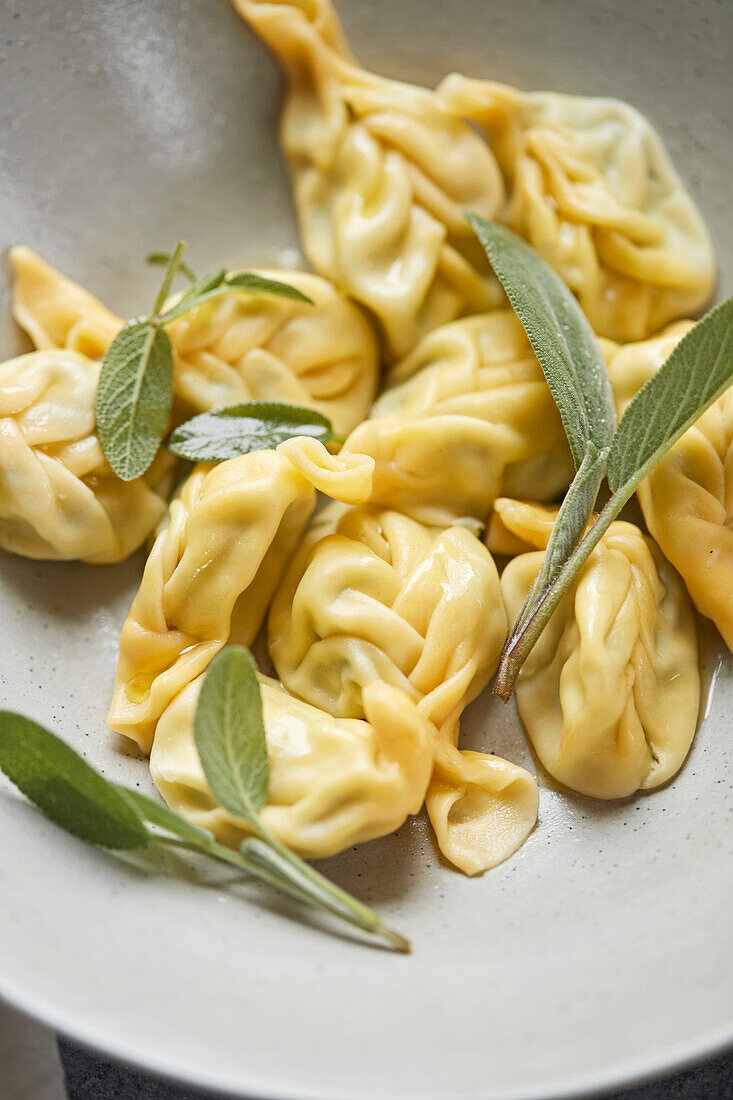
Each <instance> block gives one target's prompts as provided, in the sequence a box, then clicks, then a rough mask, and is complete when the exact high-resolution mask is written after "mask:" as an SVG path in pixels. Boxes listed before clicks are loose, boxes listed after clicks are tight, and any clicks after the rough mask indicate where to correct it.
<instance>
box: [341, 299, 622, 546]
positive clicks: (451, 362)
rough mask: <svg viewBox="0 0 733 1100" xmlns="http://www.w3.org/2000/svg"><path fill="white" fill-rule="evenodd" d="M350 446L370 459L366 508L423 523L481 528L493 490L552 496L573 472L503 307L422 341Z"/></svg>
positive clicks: (540, 381) (524, 346) (525, 343)
mask: <svg viewBox="0 0 733 1100" xmlns="http://www.w3.org/2000/svg"><path fill="white" fill-rule="evenodd" d="M606 347H607V348H610V345H606ZM351 450H354V451H355V452H359V453H362V454H369V455H371V456H372V457H373V458H374V460H375V470H374V488H373V496H372V500H373V501H374V503H377V504H380V505H382V506H386V507H391V508H398V509H400V510H401V511H404V512H407V513H408V514H409V515H412V516H415V517H416V518H417V519H420V520H423V521H424V522H426V523H436V524H444V525H446V524H451V523H455V522H456V521H457V520H461V519H464V518H466V517H469V518H472V519H474V520H476V521H477V523H478V524H480V523H482V522H483V521H484V520H485V519H486V516H487V514H488V512H489V509H490V508H491V505H492V502H493V500H494V498H495V497H496V496H498V495H499V494H500V493H502V492H504V493H516V494H521V495H523V496H525V497H528V498H532V499H533V498H538V499H540V500H551V499H552V498H553V497H556V496H558V494H560V493H561V492H562V491H563V490H564V489H566V488H567V486H568V484H569V483H570V480H571V478H572V475H573V463H572V458H571V456H570V450H569V447H568V445H567V440H566V437H565V433H564V430H563V426H562V421H561V420H560V414H559V413H558V411H557V407H556V405H555V402H554V400H553V398H552V394H551V393H550V389H549V386H548V385H547V382H546V381H545V378H544V375H543V373H542V368H541V367H540V365H539V362H538V361H537V359H536V357H535V355H534V352H533V351H532V347H531V345H530V343H529V340H528V339H527V336H526V334H525V331H524V328H523V327H522V324H521V322H520V320H519V318H518V317H517V315H516V314H515V313H514V312H513V311H512V310H509V309H497V310H493V311H492V312H490V313H485V314H479V315H477V316H475V317H466V318H464V319H462V320H460V321H454V322H453V323H452V324H448V325H443V326H442V327H441V328H438V329H435V331H433V332H431V333H430V334H429V335H427V336H425V337H424V338H423V339H422V340H421V341H420V343H419V344H418V345H417V347H416V348H414V350H413V351H412V352H411V353H410V354H409V355H408V356H407V357H406V358H405V359H404V360H402V362H401V363H399V364H398V365H397V366H396V367H395V368H394V369H393V370H392V371H391V372H390V374H389V375H388V376H387V388H386V391H385V392H384V393H383V394H382V396H381V397H380V398H379V400H378V401H377V402H376V403H375V405H374V406H373V408H372V411H371V413H370V419H369V420H366V421H364V423H363V424H360V425H359V427H358V428H356V429H355V431H354V432H352V434H351V435H350V436H349V438H348V439H347V441H346V443H345V445H344V451H345V452H348V451H351Z"/></svg>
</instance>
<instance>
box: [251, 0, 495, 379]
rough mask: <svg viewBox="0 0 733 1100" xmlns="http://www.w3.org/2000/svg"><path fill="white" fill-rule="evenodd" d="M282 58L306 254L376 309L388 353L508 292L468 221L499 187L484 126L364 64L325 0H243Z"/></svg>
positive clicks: (491, 203)
mask: <svg viewBox="0 0 733 1100" xmlns="http://www.w3.org/2000/svg"><path fill="white" fill-rule="evenodd" d="M235 7H236V8H237V10H238V11H239V13H240V14H241V15H242V16H243V18H244V19H246V20H247V22H248V23H249V24H250V26H251V27H252V28H253V30H255V31H256V33H257V34H258V35H259V36H260V37H261V38H262V39H263V40H264V41H265V42H266V43H267V44H268V45H269V46H270V47H271V49H272V50H273V51H274V53H275V54H276V56H277V57H278V59H279V61H280V63H281V64H282V66H283V69H284V71H285V74H286V77H287V80H288V93H287V100H286V104H285V109H284V112H283V116H282V124H281V138H282V143H283V146H284V149H285V153H286V156H287V158H288V161H289V164H290V169H291V173H292V177H293V189H294V195H295V205H296V209H297V213H298V220H299V224H300V234H301V237H302V240H303V246H304V248H305V252H306V255H307V256H308V259H309V260H310V262H311V264H312V265H313V267H314V268H315V269H316V271H318V272H319V273H320V274H321V275H326V276H328V277H329V278H331V279H333V280H334V282H336V283H337V284H338V285H339V286H340V287H342V288H343V289H344V290H345V291H346V292H347V293H348V294H350V295H351V296H352V297H354V298H355V299H356V300H357V301H359V302H362V303H363V304H364V305H365V306H367V307H368V308H369V309H370V310H371V312H372V313H373V315H374V317H375V318H376V319H377V321H378V323H379V326H380V329H381V332H382V336H383V339H384V344H385V349H386V351H387V354H388V355H389V356H391V357H393V358H394V357H399V356H402V355H404V354H405V353H406V352H407V351H408V350H409V349H410V348H411V347H412V346H413V344H415V343H416V341H417V340H418V339H419V338H420V336H422V335H423V334H424V333H425V332H427V331H428V330H430V329H432V328H435V327H437V326H438V325H440V324H444V323H445V322H446V321H451V320H453V319H454V318H455V317H459V316H461V315H463V314H466V313H475V312H477V311H479V310H481V309H486V308H487V307H488V306H491V305H496V304H498V301H499V295H498V287H497V284H496V283H495V282H494V281H493V280H489V279H487V271H488V269H487V265H486V261H485V258H484V257H483V255H482V253H481V250H480V248H479V246H478V244H477V242H476V241H475V240H474V239H473V235H472V232H471V230H470V228H469V226H468V224H467V222H466V220H465V211H466V210H467V209H468V210H473V211H475V212H476V213H478V214H481V215H482V216H483V217H485V218H493V217H494V216H495V215H496V214H497V213H498V211H499V210H500V208H501V206H502V204H503V199H504V188H503V184H502V180H501V174H500V172H499V169H498V166H497V164H496V161H495V159H494V157H493V155H492V153H491V151H490V150H489V148H488V147H487V146H486V144H485V143H484V142H483V140H482V139H481V138H480V136H479V135H478V134H476V133H475V132H474V130H473V129H472V128H471V127H470V126H468V125H466V124H465V123H464V122H463V121H462V120H461V119H459V118H457V117H456V116H455V115H454V114H451V112H450V111H449V110H448V109H447V108H446V107H445V105H444V104H443V103H442V102H441V101H440V100H439V99H438V97H437V96H436V95H435V93H433V92H431V91H428V90H427V89H425V88H418V87H415V86H414V85H410V84H403V83H399V82H397V81H395V80H386V79H384V78H382V77H379V76H375V75H374V74H372V73H369V72H367V71H366V70H364V69H363V68H361V66H360V65H359V64H358V63H357V62H356V61H355V59H354V57H353V56H352V54H351V53H350V51H349V49H348V46H347V45H346V42H345V40H344V36H343V34H342V31H341V28H340V26H339V24H338V21H337V19H336V15H335V13H334V11H333V8H332V6H331V4H330V2H329V0H291V2H285V3H277V2H272V0H235Z"/></svg>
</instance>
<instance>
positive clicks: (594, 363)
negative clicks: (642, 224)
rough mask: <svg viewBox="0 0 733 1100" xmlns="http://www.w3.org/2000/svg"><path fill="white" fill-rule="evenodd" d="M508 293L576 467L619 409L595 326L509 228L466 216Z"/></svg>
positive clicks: (607, 436) (605, 440)
mask: <svg viewBox="0 0 733 1100" xmlns="http://www.w3.org/2000/svg"><path fill="white" fill-rule="evenodd" d="M467 218H468V221H469V222H470V224H471V226H472V228H473V230H474V232H475V233H476V235H477V237H478V239H479V240H480V241H481V244H482V245H483V246H484V248H485V250H486V254H487V255H488V257H489V260H490V262H491V266H492V267H493V268H494V271H495V272H496V274H497V276H498V278H499V281H500V282H501V284H502V286H503V287H504V290H505V291H506V294H507V297H508V298H509V301H510V302H511V304H512V307H513V308H514V310H515V312H516V314H517V316H518V317H519V319H520V321H521V322H522V324H523V325H524V328H525V331H526V333H527V336H528V338H529V342H530V344H531V345H532V348H533V350H534V353H535V355H536V356H537V358H538V359H539V361H540V365H541V367H542V370H543V371H544V374H545V378H546V379H547V383H548V385H549V387H550V390H551V392H552V396H553V397H554V399H555V402H556V404H557V407H558V409H559V410H560V416H561V417H562V422H563V425H564V427H565V432H566V434H567V437H568V442H569V444H570V450H571V452H572V455H573V459H574V461H575V467H576V469H579V468H580V465H581V463H582V462H583V459H584V458H585V454H586V449H587V445H588V443H593V445H594V447H595V449H596V451H597V452H600V451H602V450H604V448H606V447H607V446H608V445H609V443H610V442H611V436H612V435H613V430H614V427H615V424H616V411H615V406H614V402H613V393H612V392H611V383H610V381H609V378H608V372H607V370H606V364H605V362H604V359H603V355H602V354H601V349H600V347H599V345H598V341H597V339H596V337H595V333H594V332H593V329H592V328H591V327H590V325H589V324H588V321H587V320H586V318H585V315H584V313H583V311H582V310H581V308H580V306H579V305H578V302H577V300H576V299H575V297H574V296H573V294H572V293H571V291H570V290H569V289H568V288H567V286H566V285H565V283H564V282H563V281H562V279H561V278H560V277H559V275H557V274H556V273H555V272H554V271H553V270H552V268H551V267H550V266H549V264H547V263H545V261H544V260H542V259H541V258H540V257H539V256H538V255H537V253H536V252H535V251H534V249H532V248H530V247H529V245H528V244H525V242H524V241H523V240H522V239H521V237H518V236H517V234H516V233H513V232H512V230H511V229H507V228H506V227H505V226H502V225H496V224H494V223H492V222H487V221H485V220H484V219H483V218H480V217H478V216H477V215H476V214H467Z"/></svg>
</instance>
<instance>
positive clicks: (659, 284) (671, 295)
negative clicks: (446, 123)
mask: <svg viewBox="0 0 733 1100" xmlns="http://www.w3.org/2000/svg"><path fill="white" fill-rule="evenodd" d="M438 92H439V94H440V96H441V99H442V100H443V102H444V103H445V104H446V105H447V106H449V107H450V108H451V109H452V110H453V111H455V113H456V115H457V116H459V117H461V118H467V119H470V120H472V121H473V122H477V123H479V124H480V125H481V126H482V127H483V128H484V129H485V131H486V133H487V136H488V139H489V143H490V145H491V149H492V151H493V152H494V154H495V155H496V157H497V159H498V161H499V164H500V165H501V168H502V172H503V174H504V178H505V181H506V186H507V193H508V202H507V206H506V208H505V209H504V210H503V212H502V216H501V217H502V220H506V221H507V222H508V223H509V224H510V225H511V226H512V227H513V228H514V229H515V230H516V231H517V232H518V233H520V234H521V236H523V237H525V238H526V240H528V241H529V243H530V244H531V245H532V246H533V248H535V249H536V250H537V252H539V254H540V256H542V258H543V259H545V260H546V261H547V262H548V263H549V264H551V265H552V267H554V268H555V270H556V271H557V272H558V273H559V274H560V275H561V276H562V278H563V279H564V280H565V282H566V283H567V284H568V286H569V287H570V289H571V290H572V291H574V293H575V294H576V295H577V296H578V299H579V301H580V304H581V306H582V307H583V310H584V311H585V313H586V315H587V317H588V319H589V321H590V323H591V325H592V326H593V328H594V329H595V331H596V332H598V333H600V334H601V335H602V336H608V337H610V338H611V339H613V340H619V341H625V340H641V339H643V338H644V337H646V336H649V335H651V333H653V332H656V331H657V329H659V328H660V327H661V326H662V325H664V324H666V323H667V322H668V321H671V320H674V319H675V318H677V317H684V316H686V315H687V314H689V313H692V312H694V311H695V310H697V309H699V308H700V307H701V306H703V305H704V304H705V302H706V301H707V300H708V298H709V297H710V294H711V291H712V288H713V282H714V278H715V258H714V255H713V248H712V244H711V241H710V237H709V234H708V232H707V229H706V228H705V224H704V222H703V220H702V218H701V217H700V214H699V213H698V210H697V207H696V206H695V204H694V203H693V201H692V199H691V197H690V195H689V194H688V192H687V191H686V189H685V187H684V184H683V183H682V181H681V179H680V178H679V176H678V174H677V172H676V170H675V168H674V166H673V165H672V162H671V161H670V158H669V155H668V154H667V151H666V150H665V148H664V146H663V144H662V142H661V140H660V138H659V136H658V134H657V133H656V132H655V131H654V129H653V128H652V126H651V125H650V124H649V122H648V121H647V120H646V119H645V118H644V116H643V115H641V114H639V112H638V111H636V110H634V108H633V107H630V106H629V105H628V104H627V103H622V102H620V101H619V100H615V99H600V98H591V97H585V96H576V95H559V94H557V93H552V92H529V93H525V92H520V91H517V90H516V89H515V88H510V87H508V86H507V85H504V84H495V83H493V82H491V81H482V80H469V79H467V78H465V77H463V76H459V75H458V74H454V75H452V76H449V77H447V78H446V79H445V80H444V81H443V83H442V84H441V85H440V87H439V89H438Z"/></svg>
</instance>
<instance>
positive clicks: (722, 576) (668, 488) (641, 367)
mask: <svg viewBox="0 0 733 1100" xmlns="http://www.w3.org/2000/svg"><path fill="white" fill-rule="evenodd" d="M692 324H693V322H692V321H679V322H678V323H677V324H675V325H670V326H669V327H668V328H667V329H666V330H665V331H664V332H662V333H660V334H659V335H658V336H655V337H654V338H653V339H651V340H646V341H644V342H642V343H637V344H629V345H627V346H626V347H625V348H623V349H621V350H620V351H619V352H618V354H617V355H616V356H615V357H614V359H613V360H612V361H611V367H610V371H609V373H610V376H611V385H612V386H613V391H614V394H615V397H616V403H617V406H618V410H619V414H621V412H623V410H624V409H625V408H626V406H627V405H628V403H629V401H630V400H631V398H632V397H633V396H634V394H635V393H636V392H637V390H639V389H640V388H641V387H642V386H643V385H644V383H645V382H646V381H647V380H648V379H649V378H651V376H652V375H653V374H654V372H655V371H656V370H658V369H659V367H661V365H662V364H663V363H664V362H665V360H666V359H668V358H669V356H670V354H671V353H672V350H673V349H674V348H675V347H676V345H677V344H678V343H679V341H680V340H681V339H682V337H683V336H684V335H685V333H686V332H688V331H689V329H690V328H692ZM637 496H638V498H639V503H640V504H641V509H642V512H643V513H644V519H645V520H646V523H647V526H648V528H649V530H650V532H651V533H652V535H653V536H654V538H655V539H656V541H657V542H658V543H659V546H660V548H661V550H662V553H663V554H664V555H665V557H666V558H668V559H669V561H670V562H671V563H672V565H673V566H674V567H675V569H677V570H678V572H679V573H680V575H681V576H682V579H683V580H684V582H685V584H686V585H687V590H688V592H689V593H690V595H691V596H692V599H693V601H694V603H695V606H696V607H697V609H698V611H699V612H700V614H701V615H705V616H706V618H708V619H712V620H713V622H714V623H715V625H716V626H717V628H718V630H719V631H720V633H721V634H722V635H723V638H724V640H725V643H726V645H727V646H728V648H729V649H730V650H733V522H732V521H733V390H727V391H726V392H725V393H724V394H723V396H722V397H719V398H718V400H717V401H716V402H715V403H714V404H713V405H711V406H710V408H709V409H708V410H707V411H706V412H704V413H703V415H702V416H701V417H700V419H699V420H698V421H697V422H696V423H695V424H694V425H693V426H692V427H691V428H689V429H688V431H686V432H685V434H684V435H683V436H682V438H681V439H679V440H678V441H677V442H676V443H675V445H674V446H673V447H672V448H671V449H670V450H669V451H668V452H667V453H666V455H665V456H664V458H662V460H661V461H660V462H659V463H658V465H657V466H655V468H654V469H653V470H652V472H651V474H650V475H649V476H648V477H647V478H645V479H644V481H643V482H642V483H641V485H640V486H639V488H638V489H637Z"/></svg>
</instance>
